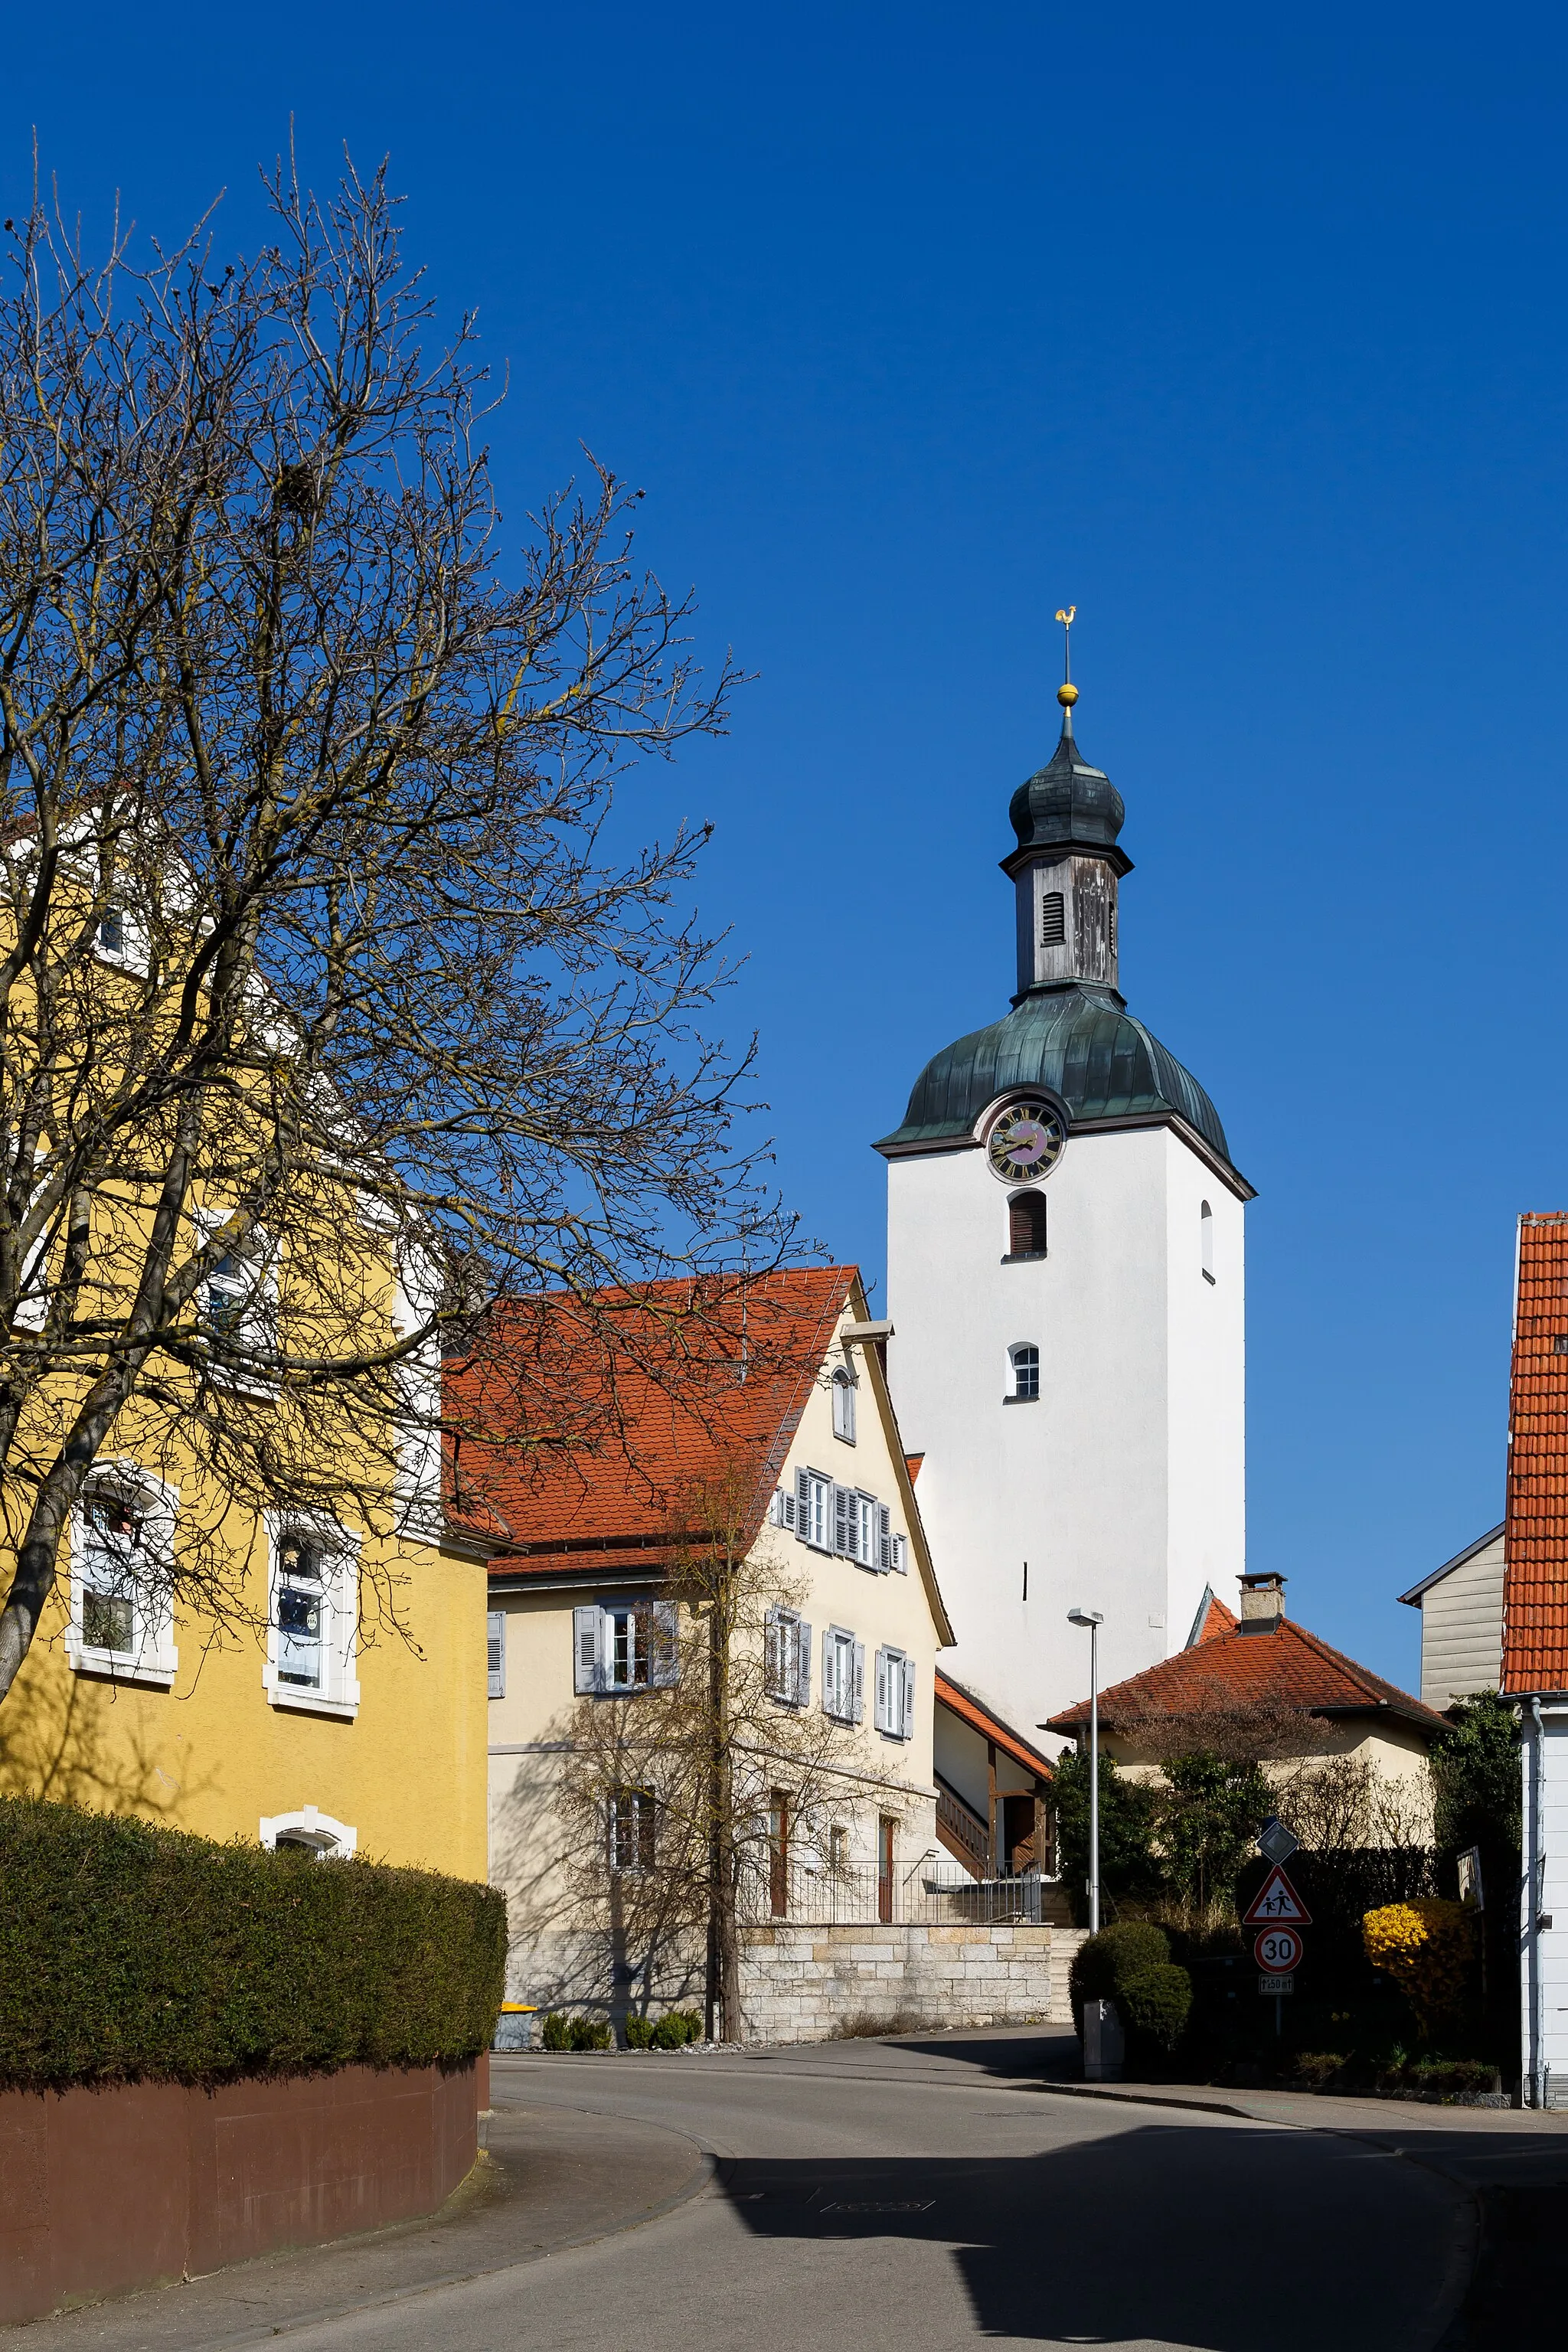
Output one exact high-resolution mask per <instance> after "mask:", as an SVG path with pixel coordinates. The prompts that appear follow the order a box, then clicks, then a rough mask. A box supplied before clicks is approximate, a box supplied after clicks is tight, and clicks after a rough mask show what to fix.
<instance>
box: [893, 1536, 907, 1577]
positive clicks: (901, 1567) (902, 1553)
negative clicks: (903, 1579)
mask: <svg viewBox="0 0 1568 2352" xmlns="http://www.w3.org/2000/svg"><path fill="white" fill-rule="evenodd" d="M890 1564H891V1566H892V1568H893V1570H895V1572H896V1573H897V1574H898V1575H900V1576H907V1575H908V1574H909V1570H910V1548H909V1544H908V1542H907V1540H906V1538H904V1537H902V1536H895V1537H894V1538H893V1549H892V1554H891V1563H890Z"/></svg>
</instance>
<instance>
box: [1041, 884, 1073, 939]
mask: <svg viewBox="0 0 1568 2352" xmlns="http://www.w3.org/2000/svg"><path fill="white" fill-rule="evenodd" d="M1067 935H1068V925H1067V900H1066V898H1064V897H1063V895H1062V893H1061V892H1060V891H1059V890H1047V892H1046V894H1045V897H1044V898H1042V899H1041V900H1040V945H1041V946H1042V947H1043V948H1059V947H1065V946H1066V944H1067Z"/></svg>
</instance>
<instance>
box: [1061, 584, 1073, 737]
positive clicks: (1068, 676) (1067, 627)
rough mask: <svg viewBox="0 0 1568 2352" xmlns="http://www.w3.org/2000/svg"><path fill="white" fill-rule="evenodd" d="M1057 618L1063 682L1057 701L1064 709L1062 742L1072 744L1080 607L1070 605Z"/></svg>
mask: <svg viewBox="0 0 1568 2352" xmlns="http://www.w3.org/2000/svg"><path fill="white" fill-rule="evenodd" d="M1057 618H1058V621H1059V622H1060V623H1061V625H1062V682H1061V684H1060V686H1058V688H1057V700H1058V702H1059V703H1060V704H1061V707H1062V741H1063V742H1064V743H1070V742H1071V741H1072V740H1073V735H1072V707H1073V704H1074V703H1075V702H1076V701H1077V700H1078V688H1077V687H1076V686H1075V685H1074V684H1073V682H1072V625H1073V623H1074V622H1075V621H1076V620H1077V618H1078V606H1077V605H1076V604H1068V606H1067V608H1066V610H1065V611H1062V610H1060V609H1058V613H1057Z"/></svg>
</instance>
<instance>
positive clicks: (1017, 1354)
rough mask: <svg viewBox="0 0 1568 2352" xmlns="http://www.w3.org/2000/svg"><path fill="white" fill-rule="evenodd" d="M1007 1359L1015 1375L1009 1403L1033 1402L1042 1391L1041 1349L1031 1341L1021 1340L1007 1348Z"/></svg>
mask: <svg viewBox="0 0 1568 2352" xmlns="http://www.w3.org/2000/svg"><path fill="white" fill-rule="evenodd" d="M1007 1361H1008V1365H1009V1368H1010V1370H1011V1372H1012V1376H1013V1387H1012V1393H1011V1394H1010V1396H1009V1397H1008V1400H1007V1402H1008V1403H1009V1404H1033V1403H1034V1402H1036V1400H1037V1398H1038V1396H1039V1393H1040V1351H1039V1349H1038V1348H1037V1347H1035V1346H1034V1345H1033V1344H1032V1343H1031V1342H1030V1341H1028V1340H1026V1339H1025V1340H1020V1341H1019V1342H1018V1344H1017V1345H1016V1347H1012V1348H1009V1349H1008V1350H1007Z"/></svg>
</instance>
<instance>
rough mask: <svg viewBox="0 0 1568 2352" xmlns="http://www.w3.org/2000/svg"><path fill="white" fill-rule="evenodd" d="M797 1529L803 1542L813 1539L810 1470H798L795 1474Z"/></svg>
mask: <svg viewBox="0 0 1568 2352" xmlns="http://www.w3.org/2000/svg"><path fill="white" fill-rule="evenodd" d="M795 1533H796V1535H797V1536H799V1537H800V1538H801V1540H802V1542H803V1543H810V1542H812V1541H813V1533H812V1525H811V1473H810V1471H809V1470H797V1471H796V1472H795Z"/></svg>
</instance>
